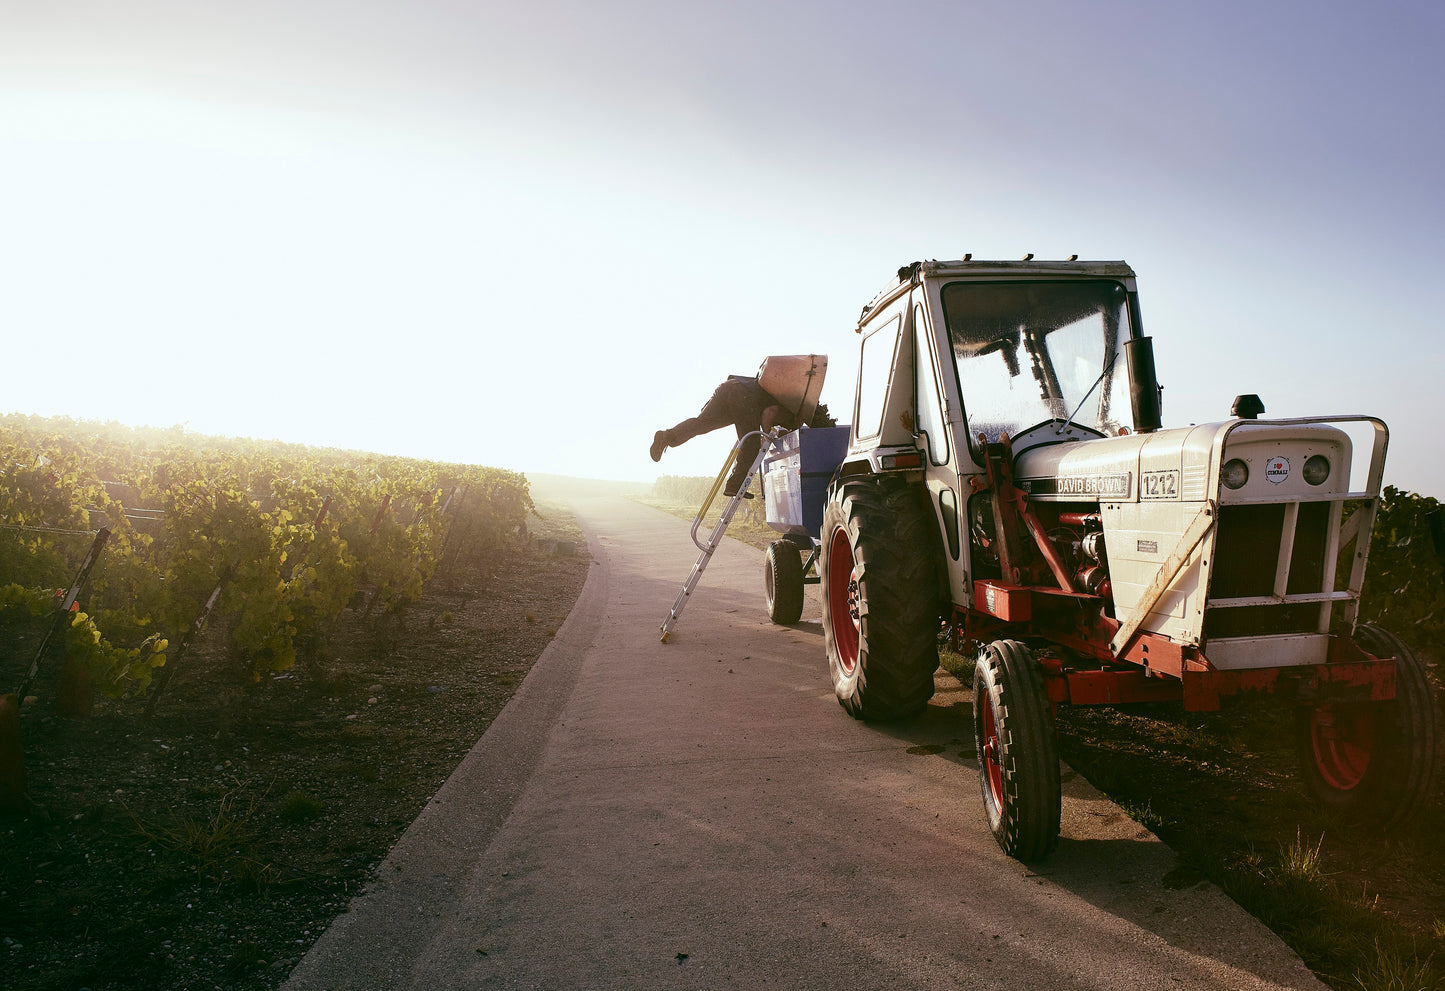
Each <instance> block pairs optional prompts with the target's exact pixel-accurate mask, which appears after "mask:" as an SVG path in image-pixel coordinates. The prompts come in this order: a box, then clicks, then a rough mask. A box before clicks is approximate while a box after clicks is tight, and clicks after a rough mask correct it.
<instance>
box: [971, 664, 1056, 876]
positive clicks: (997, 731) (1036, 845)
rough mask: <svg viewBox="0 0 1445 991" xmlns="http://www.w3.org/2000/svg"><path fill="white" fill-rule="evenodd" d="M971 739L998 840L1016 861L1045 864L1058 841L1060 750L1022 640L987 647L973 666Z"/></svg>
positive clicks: (1035, 669) (1041, 683) (1041, 688)
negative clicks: (1036, 861)
mask: <svg viewBox="0 0 1445 991" xmlns="http://www.w3.org/2000/svg"><path fill="white" fill-rule="evenodd" d="M973 740H974V748H975V750H976V751H977V753H978V778H979V784H980V785H981V786H982V789H983V805H984V809H985V810H986V811H987V813H988V828H989V829H990V830H991V831H992V832H993V837H994V839H996V840H998V845H999V846H1000V847H1002V848H1003V852H1004V853H1006V854H1008V855H1009V856H1010V857H1015V858H1017V859H1019V860H1022V861H1025V862H1028V861H1033V860H1042V859H1043V858H1044V857H1046V856H1048V855H1049V854H1050V853H1051V852H1053V849H1054V847H1055V846H1057V845H1058V842H1059V821H1060V819H1061V816H1062V810H1063V798H1062V784H1061V779H1060V775H1059V745H1058V741H1057V740H1056V739H1055V738H1054V725H1053V717H1052V712H1051V709H1050V707H1049V696H1048V691H1047V689H1045V687H1044V679H1043V674H1042V672H1041V671H1040V670H1039V665H1038V661H1036V660H1035V659H1034V654H1033V651H1031V650H1029V648H1028V647H1027V646H1025V645H1024V644H1022V643H1019V642H1018V641H1017V640H997V641H995V642H993V643H991V644H989V645H988V646H987V647H986V648H984V651H983V653H982V654H981V655H979V658H978V662H977V664H976V665H975V666H974V674H973Z"/></svg>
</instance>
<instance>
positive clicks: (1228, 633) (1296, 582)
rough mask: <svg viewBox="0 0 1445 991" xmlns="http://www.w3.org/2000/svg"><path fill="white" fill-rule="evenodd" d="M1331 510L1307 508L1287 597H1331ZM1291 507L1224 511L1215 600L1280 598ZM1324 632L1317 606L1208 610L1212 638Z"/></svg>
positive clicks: (1307, 505)
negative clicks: (1277, 590)
mask: <svg viewBox="0 0 1445 991" xmlns="http://www.w3.org/2000/svg"><path fill="white" fill-rule="evenodd" d="M1329 518H1330V504H1329V503H1325V502H1307V503H1301V504H1300V507H1299V519H1298V521H1297V522H1296V524H1295V533H1294V549H1293V552H1292V557H1291V559H1290V570H1289V582H1288V584H1287V586H1286V589H1285V591H1286V593H1287V594H1290V595H1303V594H1307V593H1314V592H1326V591H1330V590H1329V589H1326V588H1325V587H1324V580H1325V555H1326V554H1328V553H1329V532H1328V527H1329ZM1284 521H1285V506H1284V504H1282V503H1275V504H1270V505H1262V506H1221V507H1220V510H1219V533H1218V535H1217V536H1216V538H1215V543H1214V569H1213V578H1212V579H1211V582H1210V591H1209V596H1210V598H1211V599H1235V598H1248V597H1251V596H1261V595H1272V594H1273V593H1274V573H1275V570H1276V568H1277V567H1278V564H1279V548H1280V538H1281V536H1282V534H1283V532H1284ZM1319 626H1320V605H1319V603H1317V602H1302V603H1289V604H1279V605H1266V606H1241V607H1239V608H1234V609H1209V608H1206V609H1205V613H1204V635H1205V636H1206V637H1253V636H1269V635H1272V634H1280V633H1314V632H1317V631H1318V630H1319Z"/></svg>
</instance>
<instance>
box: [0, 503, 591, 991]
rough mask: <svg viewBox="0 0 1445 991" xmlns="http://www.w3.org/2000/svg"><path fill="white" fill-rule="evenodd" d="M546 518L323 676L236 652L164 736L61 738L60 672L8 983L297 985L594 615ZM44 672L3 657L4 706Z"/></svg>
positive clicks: (5, 876) (9, 890) (186, 676)
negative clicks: (555, 652) (571, 633)
mask: <svg viewBox="0 0 1445 991" xmlns="http://www.w3.org/2000/svg"><path fill="white" fill-rule="evenodd" d="M543 511H544V515H547V517H548V518H547V519H546V520H543V521H541V522H540V523H538V524H537V525H534V526H533V528H532V532H533V535H534V536H533V539H532V541H531V542H530V543H529V545H528V546H527V547H526V548H523V549H519V550H518V551H517V552H516V553H515V554H513V555H512V556H511V557H510V558H508V559H507V560H504V561H500V562H497V564H496V567H495V569H494V571H493V572H492V573H491V574H487V575H447V574H443V575H439V576H437V577H435V578H433V579H432V581H431V582H430V583H429V584H428V586H427V589H426V591H425V594H424V595H423V597H422V599H421V600H420V601H419V602H417V603H415V604H413V605H412V606H410V607H409V608H408V609H407V610H406V611H405V613H404V614H403V615H401V616H381V617H378V618H376V619H374V620H373V619H363V618H362V615H361V610H360V609H358V610H356V611H355V612H348V613H347V614H345V623H344V625H343V627H342V629H341V630H339V631H338V633H337V634H336V635H335V637H334V639H333V640H332V642H331V644H330V646H329V648H328V649H327V650H326V652H325V653H324V654H322V655H321V656H320V657H319V658H317V659H314V660H311V661H308V662H302V663H300V664H298V665H297V667H296V668H295V669H293V670H292V671H289V672H286V673H284V674H281V675H280V676H278V677H274V678H272V679H269V680H267V681H265V682H263V683H261V684H256V683H254V682H252V681H251V679H250V676H249V675H248V674H246V673H245V672H243V671H242V670H241V668H240V665H239V664H235V663H233V662H231V661H229V660H228V658H227V654H226V651H225V650H224V649H222V640H223V636H222V634H223V631H218V630H212V631H209V632H208V636H207V638H206V642H205V643H204V644H203V645H202V649H198V650H197V651H195V652H193V653H192V654H190V655H189V656H187V657H186V658H183V659H182V660H181V661H180V662H179V664H178V665H177V671H176V674H175V676H174V677H173V679H172V681H171V683H170V684H169V685H168V686H167V688H166V691H165V693H164V695H163V696H162V697H161V699H160V702H159V705H158V707H157V711H156V714H155V716H154V717H153V718H151V719H147V718H146V717H145V715H144V702H143V700H137V699H129V700H122V701H118V702H108V701H103V700H97V701H96V703H95V707H94V711H93V714H92V715H91V716H90V717H89V718H84V719H76V718H67V717H64V716H61V715H59V714H58V713H57V712H56V707H55V698H56V690H55V689H56V681H57V671H56V667H57V666H56V665H51V666H50V667H49V668H47V669H46V670H45V671H43V672H42V676H41V679H40V681H39V682H38V683H37V685H36V687H35V689H34V692H35V695H36V696H37V701H36V702H35V703H34V704H32V705H26V706H24V707H22V709H21V728H22V736H23V752H24V760H25V771H26V777H27V785H28V787H27V797H28V800H29V802H30V803H31V804H30V808H29V809H28V810H26V811H23V812H9V813H0V838H3V849H4V855H3V857H0V967H3V971H4V975H5V976H4V980H3V981H0V983H3V984H4V986H5V987H6V988H9V989H13V991H20V989H40V988H45V989H51V988H54V989H61V988H64V989H72V991H73V989H76V988H91V989H94V991H101V989H121V988H126V989H150V991H154V989H162V988H185V989H202V988H223V989H237V991H240V989H261V988H272V987H275V986H276V985H278V984H279V983H280V982H281V981H283V980H284V979H285V977H286V975H287V974H288V973H289V972H290V970H291V968H292V967H293V966H294V965H295V964H296V962H297V961H298V960H299V959H300V958H301V956H302V955H303V954H304V953H305V952H306V950H307V949H308V948H309V947H310V946H311V944H312V943H313V942H314V941H315V940H316V939H317V937H318V936H319V935H320V934H321V932H322V931H323V930H325V928H326V927H327V925H328V924H329V923H330V922H331V920H332V919H333V918H334V917H335V916H336V915H338V914H339V913H341V912H343V911H345V909H346V906H347V903H348V901H349V900H350V899H351V898H352V896H354V895H355V894H356V893H357V892H358V891H359V890H360V889H361V887H362V886H363V885H364V884H365V883H366V881H367V880H368V878H369V877H370V874H371V871H372V869H373V868H374V866H375V865H376V864H377V863H378V862H379V861H380V860H381V859H383V858H384V857H385V856H386V853H387V851H388V850H389V849H390V848H391V846H392V845H393V844H394V843H395V841H396V840H397V838H398V837H399V836H400V835H401V833H402V831H403V830H405V829H406V827H407V826H408V825H410V823H411V822H412V820H413V819H415V818H416V816H417V814H418V813H419V812H420V811H421V809H422V807H423V806H424V805H425V804H426V802H427V800H428V798H430V796H431V795H432V794H433V793H434V792H435V791H436V789H437V788H438V787H439V786H440V785H441V784H442V782H443V781H445V780H446V778H447V776H448V775H449V774H450V773H451V772H452V770H453V769H454V768H455V767H456V765H457V764H458V763H459V762H460V760H461V758H462V757H463V756H464V755H465V754H466V753H467V751H468V750H469V749H470V748H471V747H472V745H473V744H474V743H475V742H476V741H477V740H478V739H479V738H480V737H481V735H482V733H483V732H484V731H485V730H486V728H487V726H488V725H489V724H490V722H491V721H492V719H493V718H494V717H495V716H496V715H497V713H498V712H499V711H501V709H502V707H503V706H504V705H506V703H507V701H508V700H509V699H510V698H511V697H512V695H513V693H514V691H515V690H516V687H517V685H518V684H519V683H520V682H521V680H522V679H523V678H524V677H525V676H526V674H527V672H528V670H529V669H530V668H531V665H532V663H533V661H534V660H535V659H536V658H537V656H538V655H539V654H540V653H541V652H542V650H543V649H544V648H545V647H546V645H547V643H548V642H549V641H550V640H551V639H552V637H553V635H554V634H555V633H556V631H557V629H558V627H559V626H560V625H561V624H562V621H563V620H564V619H565V618H566V616H567V613H568V612H569V611H570V610H571V608H572V604H573V603H574V602H575V601H576V597H577V595H578V593H579V592H580V591H581V588H582V584H583V582H584V581H585V579H586V577H587V572H588V569H589V566H590V560H589V558H588V556H587V552H586V545H585V543H584V542H583V541H582V540H581V535H580V532H579V531H577V530H576V527H575V524H572V523H571V522H570V520H567V521H561V520H559V519H558V518H557V515H556V511H552V512H548V510H547V509H545V508H544V510H543ZM534 522H536V521H535V520H534ZM559 540H560V543H559ZM28 662H29V657H28V656H25V657H24V658H23V660H22V659H21V658H19V657H17V656H15V655H14V654H13V653H12V652H10V651H0V679H3V680H0V684H3V685H14V684H17V683H18V682H19V673H20V671H21V670H22V669H23V667H24V665H25V664H28Z"/></svg>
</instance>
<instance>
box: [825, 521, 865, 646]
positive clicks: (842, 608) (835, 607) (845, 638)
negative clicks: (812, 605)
mask: <svg viewBox="0 0 1445 991" xmlns="http://www.w3.org/2000/svg"><path fill="white" fill-rule="evenodd" d="M828 625H829V626H830V627H831V628H832V631H833V644H834V646H835V647H836V649H837V651H838V663H839V664H841V665H842V667H843V670H844V671H845V672H847V673H848V674H852V673H853V669H854V668H855V667H857V666H858V626H859V618H858V569H857V568H856V567H854V565H853V547H852V545H851V544H849V543H848V531H846V530H844V529H843V528H842V527H837V528H836V529H834V531H833V536H832V537H831V538H830V539H829V541H828Z"/></svg>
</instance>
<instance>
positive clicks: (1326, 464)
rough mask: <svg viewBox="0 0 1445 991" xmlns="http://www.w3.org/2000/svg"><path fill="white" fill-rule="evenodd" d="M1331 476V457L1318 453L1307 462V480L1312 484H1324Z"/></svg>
mask: <svg viewBox="0 0 1445 991" xmlns="http://www.w3.org/2000/svg"><path fill="white" fill-rule="evenodd" d="M1329 477H1330V459H1329V458H1327V457H1325V456H1324V455H1323V454H1316V455H1313V456H1312V457H1310V459H1309V460H1308V461H1306V462H1305V481H1306V482H1309V483H1310V484H1311V485H1323V484H1325V479H1327V478H1329Z"/></svg>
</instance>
